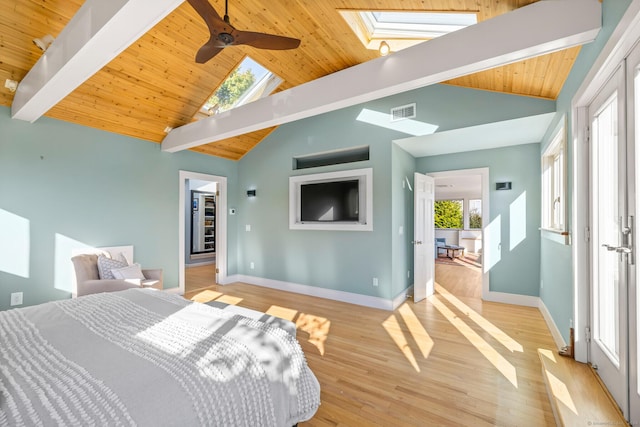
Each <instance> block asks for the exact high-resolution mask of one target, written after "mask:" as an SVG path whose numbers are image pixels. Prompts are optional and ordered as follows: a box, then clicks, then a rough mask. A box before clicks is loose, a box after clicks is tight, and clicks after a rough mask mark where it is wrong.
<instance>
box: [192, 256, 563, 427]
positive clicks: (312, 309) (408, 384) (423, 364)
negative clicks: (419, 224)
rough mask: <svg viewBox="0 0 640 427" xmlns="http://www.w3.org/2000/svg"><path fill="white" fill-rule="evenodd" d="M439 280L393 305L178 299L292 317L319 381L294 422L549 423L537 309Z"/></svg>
mask: <svg viewBox="0 0 640 427" xmlns="http://www.w3.org/2000/svg"><path fill="white" fill-rule="evenodd" d="M444 267H449V268H456V269H463V267H456V266H444ZM445 270H446V268H445ZM457 276H458V279H457V280H464V278H463V277H464V274H462V275H460V274H458V275H457ZM438 277H439V282H438V284H437V286H436V288H437V293H436V295H434V296H433V297H431V298H429V299H428V300H426V301H422V302H420V303H418V304H414V303H413V302H412V301H411V300H410V299H407V301H406V302H405V303H403V304H402V305H401V306H400V307H399V308H398V309H397V310H395V311H393V312H391V311H385V310H377V309H371V308H366V307H360V306H356V305H351V304H346V303H341V302H336V301H331V300H325V299H321V298H315V297H309V296H305V295H298V294H293V293H288V292H282V291H276V290H273V289H267V288H260V287H256V286H252V285H247V284H243V283H235V284H231V285H226V286H212V287H210V288H208V289H204V290H200V291H195V292H190V293H187V294H185V297H187V298H191V299H194V300H199V301H202V302H206V301H210V300H214V299H215V300H219V301H224V302H227V303H232V304H238V305H240V306H244V307H248V308H251V309H255V310H260V311H264V312H268V313H271V314H274V315H279V316H280V317H284V318H289V319H291V320H293V321H294V322H295V323H296V325H297V328H298V332H297V337H298V340H299V341H300V344H301V346H302V348H303V350H304V351H305V354H306V356H307V361H308V363H309V366H310V367H311V369H312V370H313V372H314V373H315V374H316V376H317V377H318V380H319V381H320V384H321V388H322V396H321V399H322V404H321V406H320V408H319V410H318V412H317V414H316V415H315V417H314V418H313V419H311V420H310V421H308V422H306V423H301V424H300V426H494V425H498V426H548V425H554V419H553V413H552V409H551V406H550V404H549V400H548V397H547V394H546V391H545V385H544V382H543V378H542V375H541V365H540V360H539V358H538V354H537V350H538V349H539V348H544V349H550V350H552V351H555V350H554V349H555V346H554V343H553V340H552V338H551V335H550V334H549V331H548V329H547V327H546V324H545V323H544V321H543V319H542V316H541V314H540V312H539V311H538V310H537V309H535V308H529V307H518V306H511V305H504V304H497V303H490V302H483V301H482V300H480V299H479V298H478V297H476V296H469V295H456V293H460V289H462V288H461V285H460V283H455V281H454V280H453V279H452V281H449V282H447V281H446V280H444V279H443V277H446V276H443V275H439V276H438ZM440 282H441V283H440ZM463 293H464V292H463Z"/></svg>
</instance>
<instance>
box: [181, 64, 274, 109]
mask: <svg viewBox="0 0 640 427" xmlns="http://www.w3.org/2000/svg"><path fill="white" fill-rule="evenodd" d="M280 83H282V79H281V78H280V77H278V76H276V75H275V74H273V73H272V72H271V71H269V70H267V69H266V68H264V67H263V66H262V65H260V64H258V63H257V62H256V61H254V60H253V59H251V58H250V57H248V56H247V57H245V58H244V60H242V62H241V63H240V65H238V66H237V67H236V68H235V69H234V70H233V71H232V72H231V74H229V76H228V77H227V78H226V79H225V81H224V82H222V84H221V85H220V86H219V87H218V89H216V91H215V92H214V93H213V94H212V95H211V97H209V99H208V100H207V102H205V103H204V105H203V106H202V107H200V109H199V110H198V112H197V113H196V115H195V116H194V118H195V119H203V118H206V117H209V116H213V115H215V114H219V113H222V112H224V111H229V110H231V109H233V108H237V107H240V106H241V105H245V104H249V103H250V102H253V101H256V100H258V99H260V98H264V97H267V96H269V95H271V93H272V92H273V91H274V90H275V89H276V88H277V87H278V85H280Z"/></svg>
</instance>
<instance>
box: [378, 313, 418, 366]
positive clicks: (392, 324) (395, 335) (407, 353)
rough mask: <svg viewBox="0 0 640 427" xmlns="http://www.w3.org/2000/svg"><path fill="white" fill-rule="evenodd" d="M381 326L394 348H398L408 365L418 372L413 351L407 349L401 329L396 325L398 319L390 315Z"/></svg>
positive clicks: (407, 344)
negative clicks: (394, 345) (392, 342)
mask: <svg viewBox="0 0 640 427" xmlns="http://www.w3.org/2000/svg"><path fill="white" fill-rule="evenodd" d="M382 326H383V327H384V329H385V330H386V331H387V333H388V334H389V336H390V337H391V339H392V340H393V341H394V342H395V343H396V346H398V348H399V349H400V351H401V352H402V353H403V354H404V357H406V358H407V360H408V361H409V363H411V366H413V369H415V370H416V372H420V367H419V366H418V362H417V361H416V358H415V356H414V355H413V351H411V348H410V347H409V343H408V342H407V339H406V338H405V336H404V332H403V331H402V328H400V324H399V323H398V319H397V318H396V316H395V314H392V315H391V316H389V317H388V318H387V320H385V321H384V322H382Z"/></svg>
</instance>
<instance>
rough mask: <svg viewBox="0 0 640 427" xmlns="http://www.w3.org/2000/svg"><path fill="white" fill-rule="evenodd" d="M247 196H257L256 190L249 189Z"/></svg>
mask: <svg viewBox="0 0 640 427" xmlns="http://www.w3.org/2000/svg"><path fill="white" fill-rule="evenodd" d="M247 197H256V190H247Z"/></svg>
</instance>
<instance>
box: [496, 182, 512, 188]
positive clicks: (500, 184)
mask: <svg viewBox="0 0 640 427" xmlns="http://www.w3.org/2000/svg"><path fill="white" fill-rule="evenodd" d="M496 190H511V181H507V182H496Z"/></svg>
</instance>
